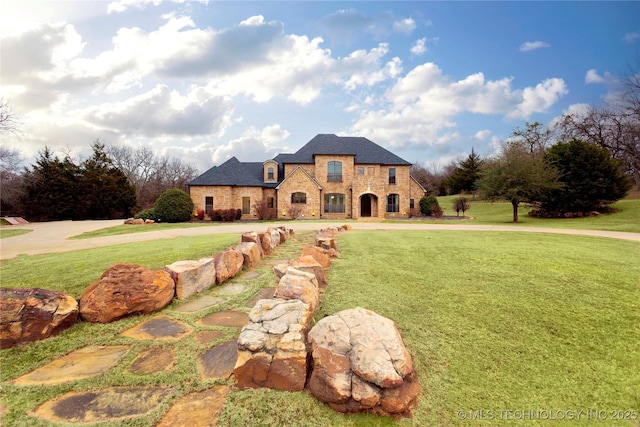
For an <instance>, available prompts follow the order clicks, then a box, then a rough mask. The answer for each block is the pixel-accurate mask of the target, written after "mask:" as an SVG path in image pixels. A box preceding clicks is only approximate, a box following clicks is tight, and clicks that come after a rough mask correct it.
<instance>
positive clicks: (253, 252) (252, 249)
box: [234, 242, 262, 268]
mask: <svg viewBox="0 0 640 427" xmlns="http://www.w3.org/2000/svg"><path fill="white" fill-rule="evenodd" d="M234 249H235V250H237V251H238V252H240V253H242V256H243V257H244V261H243V265H244V266H245V267H247V268H256V267H257V266H259V265H260V261H262V256H261V255H260V247H259V246H258V244H257V243H255V242H242V243H240V244H239V245H237V246H236V247H235V248H234Z"/></svg>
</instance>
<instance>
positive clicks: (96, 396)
mask: <svg viewBox="0 0 640 427" xmlns="http://www.w3.org/2000/svg"><path fill="white" fill-rule="evenodd" d="M173 392H174V390H173V389H172V388H169V387H106V388H103V389H99V390H89V391H79V392H75V391H74V392H69V393H66V394H64V395H62V396H60V397H57V398H55V399H52V400H49V401H47V402H45V403H43V404H42V405H40V406H39V407H38V408H36V410H35V411H34V415H35V416H36V417H38V418H44V419H46V420H50V421H54V422H59V423H62V422H64V423H74V424H79V423H98V422H103V421H122V420H126V419H130V418H136V417H140V416H143V415H146V414H148V413H149V412H151V411H153V410H154V409H157V408H159V406H160V405H162V404H163V403H164V401H165V400H167V398H169V397H170V396H171V395H172V394H173ZM114 403H115V404H114ZM118 403H119V404H118Z"/></svg>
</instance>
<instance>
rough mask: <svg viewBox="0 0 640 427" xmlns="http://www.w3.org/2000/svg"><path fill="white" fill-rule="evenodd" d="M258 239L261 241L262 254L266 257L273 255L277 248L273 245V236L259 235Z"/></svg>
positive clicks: (267, 234)
mask: <svg viewBox="0 0 640 427" xmlns="http://www.w3.org/2000/svg"><path fill="white" fill-rule="evenodd" d="M258 238H259V239H260V246H261V247H262V253H264V255H265V256H267V255H271V254H272V253H273V250H274V249H275V248H276V246H277V245H276V246H274V245H273V240H271V234H269V233H266V232H265V233H258Z"/></svg>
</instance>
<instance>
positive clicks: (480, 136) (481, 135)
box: [474, 129, 491, 141]
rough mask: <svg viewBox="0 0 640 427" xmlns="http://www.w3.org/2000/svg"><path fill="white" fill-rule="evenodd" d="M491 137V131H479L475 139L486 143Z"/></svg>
mask: <svg viewBox="0 0 640 427" xmlns="http://www.w3.org/2000/svg"><path fill="white" fill-rule="evenodd" d="M490 135H491V131H490V130H489V129H483V130H479V131H478V132H476V133H475V135H474V138H475V139H478V140H480V141H484V140H485V139H487V138H488V137H489V136H490Z"/></svg>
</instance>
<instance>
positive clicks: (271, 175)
mask: <svg viewBox="0 0 640 427" xmlns="http://www.w3.org/2000/svg"><path fill="white" fill-rule="evenodd" d="M262 173H263V177H264V182H277V181H278V163H277V162H276V161H274V160H267V161H266V162H264V163H263V169H262Z"/></svg>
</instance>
